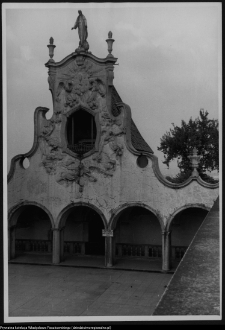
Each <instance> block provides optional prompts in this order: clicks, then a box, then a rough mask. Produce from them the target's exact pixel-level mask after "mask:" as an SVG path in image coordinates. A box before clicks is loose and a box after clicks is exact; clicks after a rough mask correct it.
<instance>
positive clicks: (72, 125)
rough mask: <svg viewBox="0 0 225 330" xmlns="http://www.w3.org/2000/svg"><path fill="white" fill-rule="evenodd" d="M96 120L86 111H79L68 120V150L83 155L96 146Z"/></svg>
mask: <svg viewBox="0 0 225 330" xmlns="http://www.w3.org/2000/svg"><path fill="white" fill-rule="evenodd" d="M96 135H97V128H96V123H95V118H94V116H93V115H92V114H90V113H89V112H87V111H85V110H77V111H76V112H74V113H73V114H72V115H71V116H69V117H68V118H67V148H68V149H70V150H71V151H73V152H75V153H77V154H80V155H83V154H85V153H87V152H88V151H90V150H92V149H93V148H94V146H95V141H96Z"/></svg>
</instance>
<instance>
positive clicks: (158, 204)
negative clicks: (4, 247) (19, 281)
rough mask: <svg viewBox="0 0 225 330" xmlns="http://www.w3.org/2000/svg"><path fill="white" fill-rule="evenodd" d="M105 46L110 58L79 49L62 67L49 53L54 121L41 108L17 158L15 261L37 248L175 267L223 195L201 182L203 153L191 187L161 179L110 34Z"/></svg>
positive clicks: (11, 198)
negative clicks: (119, 80) (125, 97)
mask: <svg viewBox="0 0 225 330" xmlns="http://www.w3.org/2000/svg"><path fill="white" fill-rule="evenodd" d="M107 42H108V45H109V54H108V56H107V57H106V58H97V57H96V56H94V55H93V54H92V53H91V52H89V51H88V47H86V48H85V47H82V45H81V44H80V47H79V48H78V49H77V50H76V51H75V52H73V53H72V54H70V55H69V56H67V57H66V58H64V59H63V60H62V61H60V62H57V63H56V62H55V61H54V60H53V53H51V54H50V57H51V58H50V60H49V61H48V62H47V63H46V64H45V66H46V67H47V68H48V70H49V71H48V74H49V77H48V82H49V89H50V92H51V94H52V101H53V116H52V118H51V119H46V113H47V111H48V109H47V108H43V107H39V108H37V109H36V110H35V113H34V143H33V147H32V149H31V150H30V151H29V152H28V153H26V154H23V155H17V156H15V157H14V158H13V159H12V161H11V167H10V171H9V174H8V208H9V212H8V232H9V238H8V242H9V258H10V259H14V258H16V257H17V255H18V254H20V253H24V252H34V253H37V252H39V253H48V254H52V263H54V264H60V262H61V261H63V260H65V259H66V257H67V255H69V254H73V255H74V258H76V257H79V255H92V256H95V255H105V266H106V267H112V266H113V265H114V264H116V263H117V262H118V260H119V259H120V258H130V257H135V258H143V259H145V260H146V261H147V260H149V259H152V258H159V259H161V260H162V270H163V271H168V270H169V269H170V268H171V264H172V262H173V260H175V259H176V258H177V259H179V258H181V257H182V255H183V253H184V252H185V250H186V248H187V247H188V245H189V244H190V242H191V240H192V238H193V236H194V234H195V233H196V231H197V229H198V228H199V226H200V224H201V223H202V221H203V219H204V217H205V215H206V214H207V212H208V211H209V210H210V208H211V207H212V205H213V203H214V201H215V200H216V199H217V197H218V193H219V190H218V184H208V183H206V182H204V181H202V180H201V178H200V177H199V175H198V172H197V170H196V166H197V165H196V164H195V163H194V162H195V161H196V159H197V158H198V157H196V155H193V157H192V158H193V160H192V167H193V174H192V176H191V177H190V178H189V179H188V180H187V181H186V182H184V183H182V184H173V183H171V182H169V181H167V180H166V179H165V177H164V176H163V175H162V174H161V172H160V170H159V166H158V159H157V157H156V156H155V155H154V153H153V151H152V149H151V148H150V146H149V145H148V144H147V143H146V142H145V140H144V139H143V137H142V136H141V134H140V132H139V130H138V128H137V127H136V125H135V123H134V122H133V120H132V114H131V109H130V107H129V106H128V105H127V104H125V103H124V102H123V101H122V100H121V98H120V96H119V94H118V92H117V90H116V88H115V86H114V85H113V78H114V72H113V70H114V65H115V64H116V61H117V58H115V57H114V56H113V55H112V54H111V48H110V45H111V44H112V43H113V39H112V35H111V34H110V33H109V37H108V39H107ZM48 47H49V49H50V51H52V50H53V49H54V47H55V46H54V45H53V39H50V45H49V46H48ZM26 163H28V164H29V166H28V165H27V164H26Z"/></svg>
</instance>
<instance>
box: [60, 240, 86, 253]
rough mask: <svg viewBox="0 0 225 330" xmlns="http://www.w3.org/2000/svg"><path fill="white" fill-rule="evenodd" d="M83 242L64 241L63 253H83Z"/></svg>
mask: <svg viewBox="0 0 225 330" xmlns="http://www.w3.org/2000/svg"><path fill="white" fill-rule="evenodd" d="M84 244H85V243H84V242H73V241H71V242H69V241H67V242H64V253H68V254H84V252H83V245H84Z"/></svg>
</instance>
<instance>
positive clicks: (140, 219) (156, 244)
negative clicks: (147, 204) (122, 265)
mask: <svg viewBox="0 0 225 330" xmlns="http://www.w3.org/2000/svg"><path fill="white" fill-rule="evenodd" d="M112 228H114V239H113V240H114V242H113V263H114V264H118V263H119V262H121V261H120V259H121V260H122V259H130V260H131V259H142V260H150V259H151V260H158V261H159V262H158V264H159V267H160V269H161V259H162V231H161V225H160V222H159V219H158V218H157V217H156V215H155V214H154V213H153V212H151V211H150V210H149V209H146V208H144V207H142V206H130V207H127V208H125V209H123V210H121V211H120V212H119V213H118V214H117V216H116V218H115V219H114V222H113V224H112Z"/></svg>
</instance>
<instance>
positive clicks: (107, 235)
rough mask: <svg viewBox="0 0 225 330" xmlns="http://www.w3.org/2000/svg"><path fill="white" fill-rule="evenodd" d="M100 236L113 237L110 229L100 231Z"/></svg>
mask: <svg viewBox="0 0 225 330" xmlns="http://www.w3.org/2000/svg"><path fill="white" fill-rule="evenodd" d="M102 236H106V237H113V230H112V229H102Z"/></svg>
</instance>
